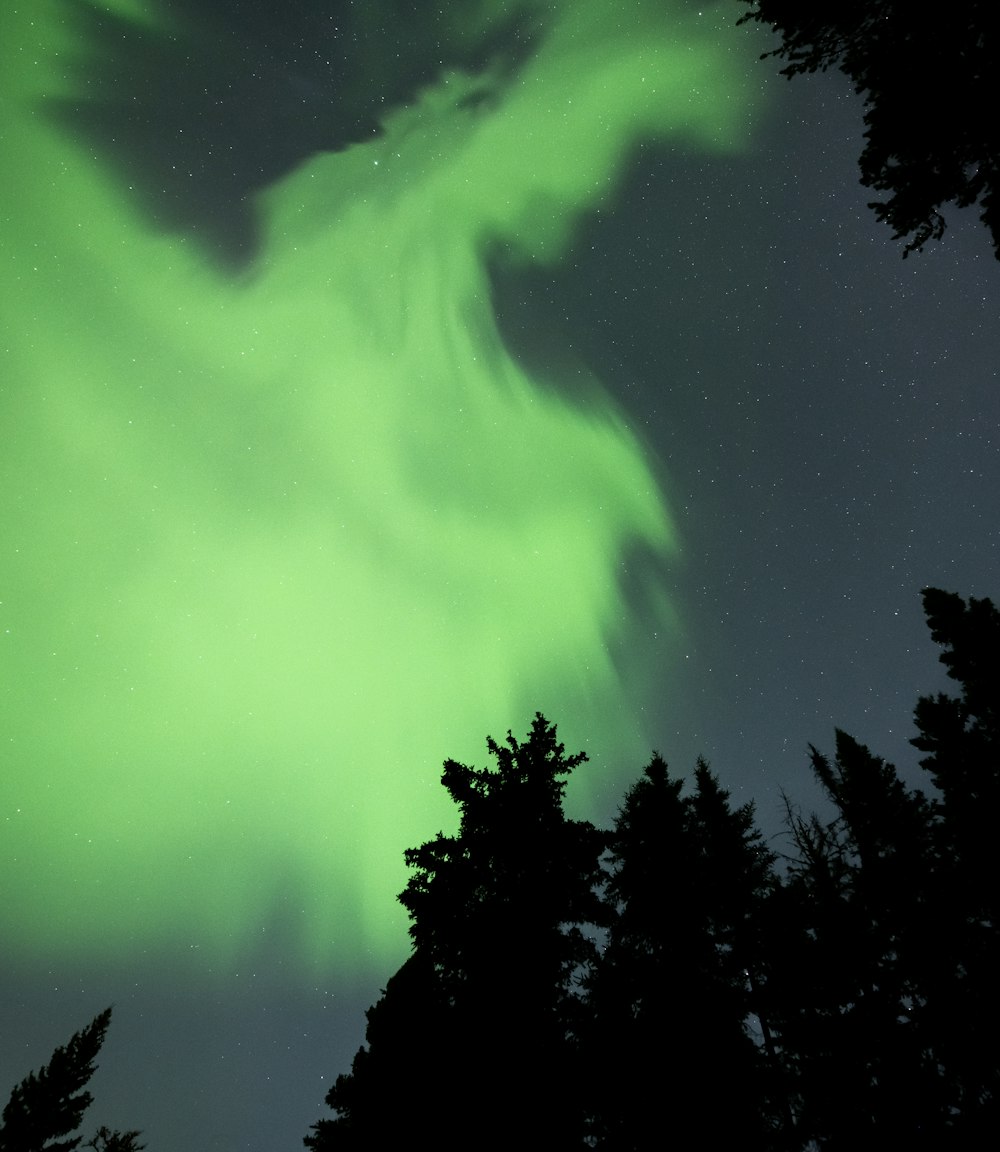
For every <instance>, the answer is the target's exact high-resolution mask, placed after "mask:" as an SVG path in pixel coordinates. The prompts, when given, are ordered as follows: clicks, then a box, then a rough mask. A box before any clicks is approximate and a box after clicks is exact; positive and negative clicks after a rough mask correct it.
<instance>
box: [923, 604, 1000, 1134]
mask: <svg viewBox="0 0 1000 1152" xmlns="http://www.w3.org/2000/svg"><path fill="white" fill-rule="evenodd" d="M923 601H924V612H925V614H926V616H927V622H928V625H929V627H930V629H931V636H932V638H933V639H934V640H935V641H936V642H937V643H938V644H940V645H942V646H943V648H944V651H943V652H942V653H941V656H940V659H941V662H942V663H943V664H944V665H945V667H946V668H947V669H948V675H949V676H950V677H951V678H952V679H953V680H955V681H957V682H958V684H959V685H960V686H961V694H960V695H959V696H957V697H953V696H948V695H946V694H944V693H938V694H937V695H935V696H922V697H921V698H920V700H919V701H918V702H917V707H916V711H915V720H916V726H917V729H918V731H919V735H918V736H916V737H915V738H914V739H913V740H912V741H911V743H912V744H913V745H914V746H915V747H916V748H918V749H919V750H920V751H921V752H925V753H927V755H926V756H925V758H924V759H923V760H921V762H920V763H921V767H923V768H924V769H925V770H926V771H927V772H928V773H929V774H930V776H931V778H932V779H933V781H934V784H935V785H936V787H937V789H938V790H939V793H940V796H939V798H938V799H937V800H936V804H935V808H936V815H937V823H936V834H937V860H938V873H939V877H940V887H941V892H942V895H941V900H940V913H939V920H941V921H945V922H946V928H945V929H944V930H942V931H941V932H940V934H939V939H938V941H937V942H936V947H935V950H934V954H935V955H936V956H938V957H940V969H941V972H940V979H939V981H938V985H937V987H936V988H935V995H934V997H933V998H932V999H931V1002H930V1005H929V1007H928V1010H930V1009H931V1008H933V1009H934V1010H935V1022H936V1025H937V1035H938V1049H939V1053H940V1058H941V1060H942V1063H943V1064H944V1066H945V1067H946V1069H947V1070H948V1073H949V1075H950V1078H951V1092H952V1096H951V1101H950V1103H951V1109H952V1114H953V1121H952V1126H953V1129H954V1132H955V1140H956V1142H957V1146H960V1147H969V1148H972V1147H982V1146H983V1145H984V1144H985V1143H987V1142H989V1140H990V1139H991V1138H992V1135H993V1134H995V1132H996V1131H997V1128H998V1125H1000V1058H998V1057H997V1054H996V1053H997V1046H996V1036H997V1033H998V1030H1000V993H998V987H997V975H996V974H997V972H998V971H1000V879H998V877H1000V865H998V862H997V850H996V838H997V834H996V819H997V812H998V811H1000V612H998V611H997V609H996V608H995V607H994V605H993V603H992V602H991V601H990V600H985V599H984V600H976V599H974V598H970V599H969V600H968V601H967V602H966V601H965V600H963V599H962V598H961V597H960V596H957V595H955V594H954V593H950V592H943V591H941V590H940V589H938V588H927V589H925V590H924V593H923ZM946 918H947V919H946Z"/></svg>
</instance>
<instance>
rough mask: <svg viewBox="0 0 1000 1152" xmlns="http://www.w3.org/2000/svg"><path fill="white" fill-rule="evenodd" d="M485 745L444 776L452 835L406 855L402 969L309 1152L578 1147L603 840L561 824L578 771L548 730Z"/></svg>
mask: <svg viewBox="0 0 1000 1152" xmlns="http://www.w3.org/2000/svg"><path fill="white" fill-rule="evenodd" d="M487 744H488V748H489V751H490V754H491V755H492V756H493V758H494V759H495V761H496V768H495V769H476V768H470V767H467V766H465V765H463V764H459V763H457V762H455V761H452V760H449V761H448V762H447V763H446V764H445V767H444V774H443V776H442V782H443V784H444V786H445V787H446V788H447V790H448V792H449V793H450V794H451V796H452V798H453V799H454V800H455V803H456V804H457V805H458V807H459V811H460V814H461V816H460V823H459V830H458V834H457V835H456V836H445V835H443V834H440V833H439V834H438V836H437V837H436V838H435V839H434V840H431V841H429V842H428V843H426V844H423V845H422V846H421V847H419V848H413V849H410V850H408V851H407V852H406V861H407V863H408V864H409V866H410V867H411V868H413V869H414V875H413V876H412V878H411V879H410V882H409V883H408V884H407V887H406V889H405V891H404V892H403V893H402V894H401V896H400V900H401V901H402V903H403V905H404V906H405V907H406V909H407V911H408V912H409V914H410V919H411V924H410V936H411V939H412V942H413V954H412V956H411V957H410V959H409V960H408V961H407V963H406V964H404V965H403V967H402V968H401V969H400V971H399V972H398V973H397V974H396V976H395V977H393V979H392V980H390V981H389V983H388V985H387V987H386V990H385V995H384V996H383V998H382V999H381V1000H380V1001H379V1003H378V1004H377V1005H376V1006H375V1007H374V1008H373V1009H372V1010H371V1011H370V1012H369V1014H368V1033H367V1039H368V1048H367V1049H362V1051H361V1052H359V1053H358V1055H357V1057H356V1058H355V1061H354V1065H353V1067H352V1071H351V1073H350V1074H349V1075H348V1076H342V1077H340V1078H339V1079H338V1081H337V1083H336V1084H335V1085H334V1087H333V1089H331V1091H330V1093H329V1094H328V1096H327V1103H328V1104H329V1105H330V1106H331V1107H332V1108H334V1109H335V1110H337V1111H338V1113H339V1115H338V1117H337V1118H336V1119H334V1120H325V1121H320V1122H319V1123H318V1124H316V1125H314V1126H313V1130H312V1134H311V1135H310V1136H307V1137H306V1144H307V1146H309V1147H311V1148H313V1149H315V1150H316V1152H327V1150H328V1149H340V1148H354V1147H360V1146H362V1145H364V1146H365V1147H369V1148H370V1147H379V1146H388V1145H387V1144H386V1143H385V1142H384V1141H385V1140H386V1138H387V1135H388V1134H389V1133H390V1132H392V1131H395V1132H397V1133H398V1139H400V1140H402V1139H404V1138H405V1140H406V1141H407V1142H408V1143H420V1142H424V1141H431V1142H433V1145H434V1147H435V1148H436V1149H439V1150H440V1149H458V1148H462V1149H468V1148H470V1147H475V1148H477V1149H498V1150H499V1149H501V1148H503V1149H509V1148H511V1147H538V1148H546V1149H553V1150H558V1149H563V1148H566V1149H569V1148H574V1149H578V1148H579V1147H580V1145H581V1141H582V1138H583V1121H582V1112H583V1106H582V1101H581V1100H580V1098H579V1091H580V1077H579V1064H578V1061H579V1053H578V1045H577V1037H578V1034H579V1029H580V1021H581V1018H582V1008H581V1003H580V997H579V995H578V981H579V979H580V977H581V975H582V973H584V972H585V971H587V970H588V969H589V968H590V966H591V965H592V964H593V963H594V960H595V957H596V948H595V944H594V941H593V938H592V935H591V934H590V933H588V931H587V927H588V925H592V924H597V923H599V922H600V919H601V917H602V915H603V906H602V905H601V903H600V900H599V898H598V895H597V888H598V887H599V885H600V881H601V873H600V864H599V858H600V854H601V851H602V848H603V844H604V839H605V838H604V834H603V833H600V832H598V831H597V830H596V829H595V828H594V827H593V825H591V824H589V823H587V822H585V821H575V820H568V819H567V818H566V816H565V813H564V811H563V793H564V791H565V786H566V781H565V777H567V776H568V775H569V773H570V772H571V771H572V770H573V769H574V768H576V767H577V766H578V765H579V764H580V763H582V762H583V760H585V759H586V757H585V755H584V754H583V753H579V754H577V755H574V756H567V755H566V754H565V749H564V747H563V745H562V744H560V743H559V742H558V741H557V739H556V730H555V727H554V726H553V725H550V724H549V723H548V722H547V721H546V720H545V718H544V717H543V716H541V715H540V714H538V715H536V716H535V720H534V723H533V724H532V727H531V732H530V733H529V736H528V739H527V740H526V741H525V742H523V743H520V742H518V741H517V740H516V739H515V738H514V737H513V735H511V734H509V733H508V736H507V740H506V742H505V743H504V744H498V743H496V742H495V741H493V740H492V739H490V740H488V742H487ZM392 1111H396V1112H397V1113H398V1115H397V1116H395V1117H391V1118H387V1117H386V1115H385V1114H386V1113H389V1112H392ZM380 1114H381V1115H380Z"/></svg>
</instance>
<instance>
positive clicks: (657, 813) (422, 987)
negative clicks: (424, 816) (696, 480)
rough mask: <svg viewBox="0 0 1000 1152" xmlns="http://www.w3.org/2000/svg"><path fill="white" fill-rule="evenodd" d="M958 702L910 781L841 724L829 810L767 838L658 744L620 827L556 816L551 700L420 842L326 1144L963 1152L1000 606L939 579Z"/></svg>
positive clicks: (987, 886) (980, 994)
mask: <svg viewBox="0 0 1000 1152" xmlns="http://www.w3.org/2000/svg"><path fill="white" fill-rule="evenodd" d="M924 608H925V612H926V615H927V620H928V624H929V626H930V629H931V633H932V636H933V638H934V640H935V641H936V642H937V643H938V644H940V645H942V647H943V649H944V651H943V655H942V656H941V659H942V661H943V662H944V664H945V665H946V667H947V669H948V673H949V675H950V676H951V677H952V678H953V679H954V680H955V681H956V682H957V685H958V687H959V692H958V694H957V695H954V696H950V695H945V694H939V695H937V696H933V697H930V696H928V697H923V698H921V699H920V701H919V702H918V705H917V708H916V713H915V718H916V725H917V730H918V736H917V737H916V738H915V739H914V740H913V744H914V745H916V747H917V748H918V749H919V750H920V751H921V752H923V753H925V754H926V755H925V758H924V759H923V760H922V761H921V764H922V767H923V768H924V769H925V770H926V771H927V773H928V775H929V777H930V782H931V784H932V786H933V789H932V791H931V792H930V793H929V795H925V794H924V793H922V792H921V791H918V790H915V789H912V788H910V787H908V786H907V785H905V784H904V783H903V781H902V780H901V779H900V777H899V775H898V773H897V772H896V770H895V768H894V767H893V766H892V765H890V764H887V763H886V762H885V761H884V760H881V759H879V758H878V757H877V756H875V755H873V754H872V753H871V752H870V751H869V750H868V749H867V748H865V747H864V746H862V745H861V744H859V743H858V742H857V741H855V740H853V739H852V738H851V737H850V736H848V735H847V734H846V733H843V732H838V733H837V738H836V746H835V752H834V755H833V757H832V758H831V757H828V756H826V755H824V754H823V753H821V752H819V751H818V750H816V749H813V750H812V753H811V755H812V768H813V771H814V773H815V775H816V777H817V779H818V781H819V783H820V784H821V785H822V788H823V790H824V791H825V793H826V795H827V796H828V797H829V800H830V802H831V812H832V813H833V815H832V817H831V818H830V819H822V818H820V817H819V816H815V815H813V816H803V815H801V814H800V813H798V812H797V811H795V810H794V809H793V808H791V806H790V807H789V820H788V822H789V832H790V836H789V843H790V847H789V851H788V853H787V854H786V855H784V856H783V857H776V856H775V855H774V854H773V853H772V852H771V851H770V850H769V849H768V848H767V846H766V845H765V844H764V842H763V840H762V838H761V835H760V833H759V831H758V830H757V828H756V825H755V821H754V813H753V808H752V806H751V805H743V806H741V807H734V806H733V804H732V802H731V800H730V797H729V795H728V793H727V792H726V791H725V790H724V789H722V788H721V786H720V784H719V781H718V779H717V778H716V777H715V776H714V775H713V774H712V772H711V771H710V770H709V768H708V767H707V766H706V765H705V764H703V763H699V764H698V766H697V768H696V770H695V773H694V776H693V780H692V781H691V782H690V786H689V787H687V788H686V787H685V783H684V782H683V781H682V780H681V779H678V778H674V777H673V776H671V774H670V771H669V769H668V767H667V765H666V764H665V763H664V761H663V760H662V759H660V757H659V756H657V755H654V757H653V759H652V760H651V762H650V763H649V765H648V766H647V767H646V769H645V770H644V772H643V774H642V775H641V777H640V778H639V780H638V781H637V782H636V783H635V784H634V785H633V786H632V787H631V789H630V790H629V791H628V793H627V795H626V797H625V800H624V803H623V804H622V806H621V809H620V811H619V814H618V817H617V819H616V821H615V823H614V826H613V828H612V829H610V830H600V829H597V828H595V827H594V826H593V825H591V824H589V823H587V822H583V821H575V820H570V819H568V818H567V817H566V815H565V813H564V811H563V793H564V789H565V783H566V777H567V776H568V774H569V773H570V772H571V771H572V770H573V768H575V767H576V766H577V765H578V764H579V763H580V762H581V761H582V760H583V759H584V756H583V754H578V755H575V756H567V755H566V752H565V749H564V748H563V746H562V745H561V744H560V743H559V742H558V740H557V738H556V731H555V728H554V726H552V725H551V724H549V723H548V722H547V721H546V720H545V719H544V718H543V717H542V716H540V715H539V716H536V718H535V721H534V723H533V725H532V728H531V731H530V733H529V735H528V737H527V739H526V740H525V741H524V742H523V743H522V742H519V741H518V740H516V739H515V738H514V737H513V736H512V735H508V738H507V741H506V743H505V744H503V745H500V744H497V743H495V742H493V741H490V742H489V750H490V752H491V754H492V756H493V759H494V762H495V766H494V767H492V768H489V769H475V768H469V767H466V766H464V765H461V764H457V763H455V762H451V761H449V762H448V763H447V764H446V765H445V770H444V776H443V782H444V785H445V787H446V788H447V789H448V791H449V793H450V794H451V796H452V797H453V799H454V800H455V802H456V804H457V805H458V807H459V811H460V814H461V820H460V826H459V830H458V833H457V835H455V836H444V835H441V834H439V835H438V836H437V837H436V838H435V839H434V840H432V841H430V842H428V843H427V844H424V845H422V846H421V847H420V848H416V849H412V850H410V851H409V852H408V853H407V854H406V859H407V863H408V864H409V865H410V867H411V868H412V869H413V875H412V877H411V879H410V882H409V884H408V885H407V887H406V889H405V891H404V892H403V893H402V895H401V897H400V898H401V900H402V902H403V904H404V906H405V907H406V909H407V911H408V912H409V914H410V919H411V927H410V934H411V938H412V951H411V955H410V957H409V959H408V960H407V961H406V962H405V963H404V965H403V966H402V968H401V969H400V970H399V971H398V972H397V973H396V974H395V975H394V976H393V977H392V978H391V979H390V980H389V982H388V984H387V986H386V989H385V992H384V994H383V996H382V998H381V999H380V1000H379V1001H378V1003H377V1004H375V1005H374V1006H373V1007H372V1008H371V1009H369V1012H368V1029H367V1043H366V1045H365V1046H363V1047H362V1048H361V1049H360V1051H359V1052H358V1053H357V1055H356V1057H355V1059H354V1063H353V1066H352V1068H351V1071H350V1072H349V1073H346V1074H344V1075H341V1076H340V1077H339V1078H338V1079H337V1081H336V1083H335V1084H334V1086H333V1087H332V1088H331V1090H330V1092H329V1094H328V1096H327V1103H328V1104H329V1105H330V1107H331V1108H332V1109H333V1110H334V1113H335V1115H334V1116H333V1117H330V1118H326V1119H323V1120H320V1121H319V1122H318V1123H317V1124H315V1125H314V1126H313V1128H312V1130H311V1132H310V1134H309V1135H308V1136H307V1137H306V1139H305V1143H306V1145H307V1146H308V1147H310V1148H311V1149H313V1152H334V1150H341V1149H348V1150H349V1149H356V1148H389V1147H408V1146H416V1145H418V1144H424V1143H428V1144H431V1145H433V1146H434V1147H435V1148H436V1149H438V1150H441V1152H448V1150H452V1149H456V1150H457V1149H459V1148H462V1149H468V1148H472V1147H474V1148H477V1149H500V1148H504V1149H510V1148H512V1147H538V1148H546V1149H563V1148H565V1149H582V1148H586V1147H597V1148H601V1149H609V1150H619V1149H621V1150H625V1149H646V1148H652V1147H659V1146H662V1145H663V1144H665V1143H666V1142H667V1141H668V1140H669V1143H670V1144H671V1146H672V1147H675V1148H678V1149H685V1148H692V1149H693V1148H695V1147H697V1148H699V1149H701V1148H705V1147H710V1148H713V1147H720V1148H722V1147H734V1146H739V1147H742V1148H744V1149H750V1150H754V1149H757V1150H761V1152H771V1150H774V1152H784V1150H798V1149H806V1148H819V1149H823V1150H824V1152H825V1150H829V1152H840V1150H843V1152H857V1150H858V1149H869V1148H871V1149H875V1148H880V1149H881V1148H885V1147H907V1148H909V1149H916V1150H918V1152H920V1150H925V1149H926V1150H927V1152H930V1150H932V1149H933V1150H935V1152H939V1150H944V1152H952V1150H954V1152H966V1150H969V1152H971V1150H972V1149H979V1148H982V1147H986V1146H988V1145H989V1144H990V1143H991V1137H993V1136H994V1135H995V1132H996V1130H997V1122H998V1119H1000V1117H998V1104H997V1101H998V1098H1000V1082H998V1081H1000V1058H998V1056H997V1036H998V1034H1000V1028H998V1025H1000V981H998V978H997V972H1000V963H998V961H1000V956H998V919H997V914H998V909H997V891H998V876H1000V870H998V867H997V850H996V847H995V844H996V836H995V832H994V834H993V835H992V836H991V831H993V828H992V825H993V824H994V823H995V820H996V812H997V801H998V800H1000V796H998V791H1000V613H998V612H997V610H996V609H995V608H994V606H993V604H992V603H991V602H990V601H988V600H974V599H973V600H969V601H968V602H965V601H963V600H962V599H961V598H960V597H958V596H955V595H952V594H949V593H945V592H941V591H938V590H935V589H928V590H927V591H925V593H924Z"/></svg>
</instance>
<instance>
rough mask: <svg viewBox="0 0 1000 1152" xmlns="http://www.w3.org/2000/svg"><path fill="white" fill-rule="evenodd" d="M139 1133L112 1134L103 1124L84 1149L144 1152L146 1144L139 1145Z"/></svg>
mask: <svg viewBox="0 0 1000 1152" xmlns="http://www.w3.org/2000/svg"><path fill="white" fill-rule="evenodd" d="M140 1135H141V1133H140V1132H138V1131H131V1132H112V1130H111V1129H110V1128H107V1127H105V1126H104V1125H103V1124H102V1125H101V1127H100V1128H98V1129H97V1131H96V1132H95V1133H94V1135H93V1136H91V1138H90V1139H89V1140H88V1141H87V1142H86V1144H84V1148H94V1149H96V1152H142V1150H143V1149H144V1148H145V1147H146V1145H145V1144H140V1143H139V1136H140Z"/></svg>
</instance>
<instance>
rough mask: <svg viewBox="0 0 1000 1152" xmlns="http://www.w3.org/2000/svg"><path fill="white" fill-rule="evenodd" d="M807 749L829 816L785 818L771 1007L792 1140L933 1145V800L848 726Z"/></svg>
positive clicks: (943, 1128)
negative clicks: (791, 1107)
mask: <svg viewBox="0 0 1000 1152" xmlns="http://www.w3.org/2000/svg"><path fill="white" fill-rule="evenodd" d="M811 755H812V766H813V772H814V774H815V775H816V777H817V779H818V780H819V782H820V783H821V785H822V786H823V788H824V790H825V791H826V793H827V795H828V797H829V799H830V800H831V801H832V803H833V804H834V806H835V809H836V813H837V814H836V816H835V817H834V819H833V820H832V821H830V822H826V823H824V822H822V821H820V819H819V818H818V817H815V816H813V817H812V818H811V819H810V820H808V821H806V820H803V819H802V818H800V817H797V816H794V815H793V816H792V833H793V838H794V841H795V844H796V848H797V853H798V855H797V858H796V859H793V860H792V861H791V864H790V867H789V871H788V875H787V878H786V884H785V890H784V892H783V893H782V894H781V908H782V915H783V916H784V917H785V920H786V927H785V931H784V933H783V936H782V938H781V941H780V953H779V954H778V955H776V956H774V958H773V962H772V970H773V972H774V975H775V983H774V987H775V989H776V990H777V993H778V995H777V1003H776V1005H775V1007H774V1009H773V1011H772V1016H771V1019H772V1021H773V1023H774V1026H775V1027H776V1029H777V1031H778V1034H779V1037H780V1044H781V1047H782V1051H783V1053H784V1056H785V1059H786V1061H787V1064H788V1067H789V1069H790V1071H791V1072H792V1074H793V1080H794V1085H795V1105H796V1107H795V1111H796V1114H797V1130H798V1138H799V1140H800V1141H808V1140H812V1141H815V1142H816V1144H817V1145H818V1146H819V1147H821V1148H824V1149H831V1150H833V1149H844V1150H845V1152H846V1150H847V1149H856V1148H866V1147H881V1146H885V1145H886V1144H887V1143H894V1142H895V1141H897V1140H898V1141H902V1142H903V1143H905V1145H906V1146H907V1147H908V1148H917V1149H926V1150H927V1152H930V1150H931V1149H936V1148H939V1147H941V1146H942V1143H941V1142H942V1140H944V1138H945V1136H946V1134H947V1122H948V1108H947V1090H946V1085H945V1083H944V1080H943V1078H942V1075H941V1069H940V1067H939V1065H938V1063H937V1061H936V1060H935V1059H934V1058H933V1056H932V1055H931V1053H932V1051H933V1042H932V1028H931V1026H930V1021H929V1019H928V1018H927V1017H926V1016H925V1015H923V1013H922V1007H923V1005H924V1003H925V1002H926V995H927V990H928V984H929V976H928V973H929V971H930V957H931V955H932V954H933V951H934V947H935V943H936V941H935V936H936V930H937V927H939V926H938V925H936V924H935V923H934V922H933V921H932V920H931V918H930V915H931V910H932V907H933V906H934V903H935V902H934V900H933V895H934V890H935V879H934V876H933V855H932V828H931V808H930V805H929V804H928V803H927V801H926V800H925V798H924V797H923V795H922V794H921V793H919V792H914V791H911V790H910V789H908V788H907V787H906V786H905V785H904V784H903V783H902V781H901V780H900V779H899V776H898V774H897V772H896V770H895V768H893V766H892V765H891V764H887V763H886V762H885V761H883V760H881V759H879V758H878V757H876V756H873V755H872V753H871V752H869V750H868V749H867V748H865V747H864V746H863V745H861V744H859V743H858V742H857V741H855V740H853V739H852V738H851V737H850V736H848V735H847V734H846V733H844V732H837V737H836V759H835V760H834V761H833V762H831V761H830V760H829V759H828V758H827V757H825V756H823V755H822V754H821V753H820V752H818V751H817V750H816V749H815V748H814V749H812V751H811ZM783 992H785V993H787V1000H785V1002H784V1004H782V993H783ZM915 1100H919V1106H915V1104H914V1101H915Z"/></svg>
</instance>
